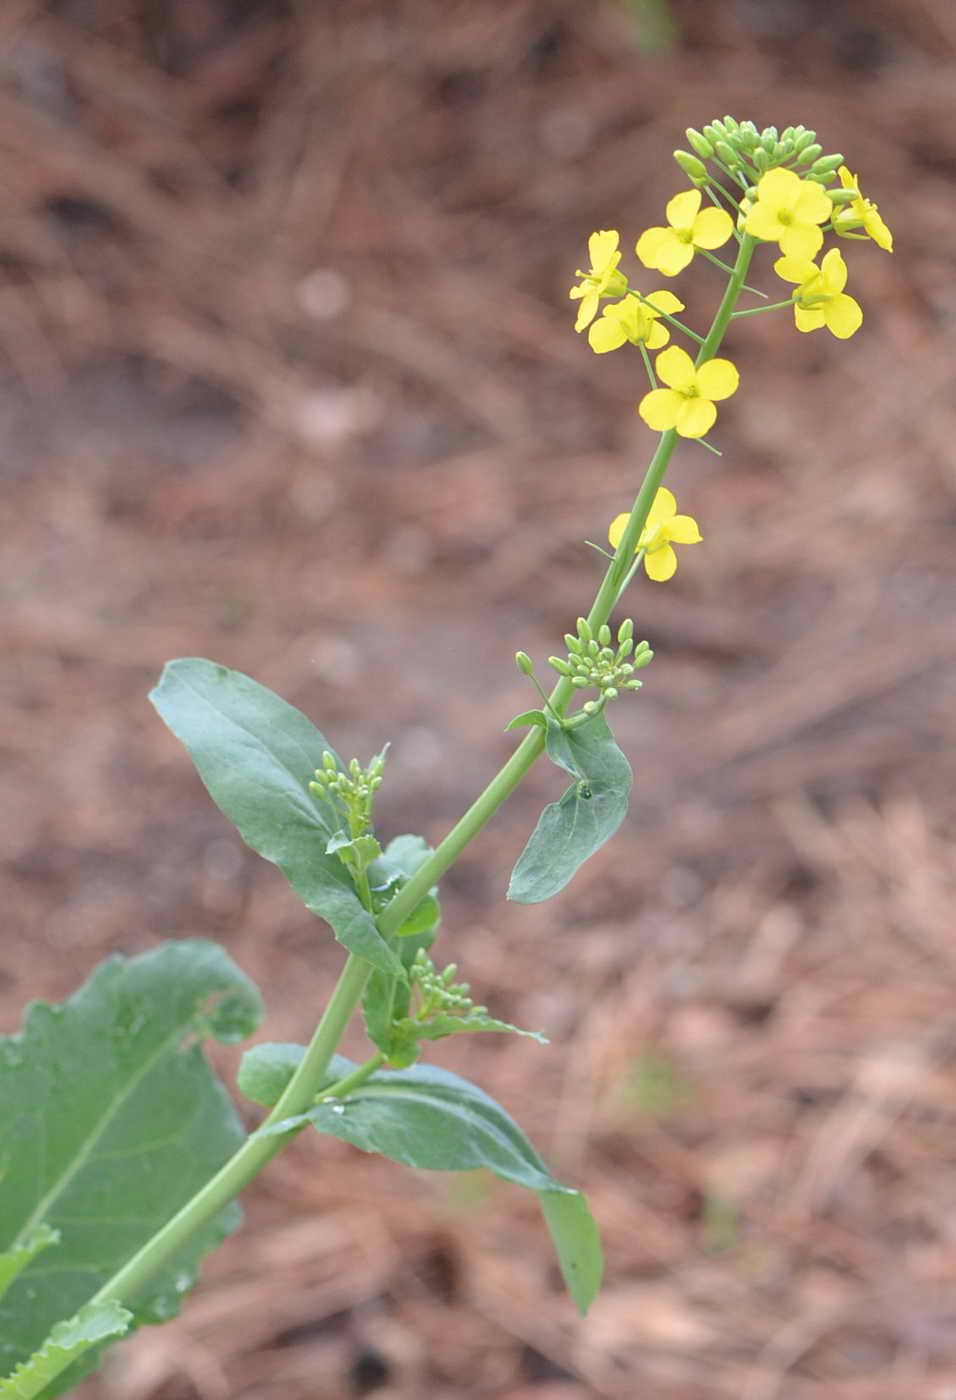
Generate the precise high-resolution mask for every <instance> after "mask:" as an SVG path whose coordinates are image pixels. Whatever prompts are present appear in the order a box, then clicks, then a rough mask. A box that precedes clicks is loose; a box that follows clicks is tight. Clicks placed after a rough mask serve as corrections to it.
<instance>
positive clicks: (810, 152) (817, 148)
mask: <svg viewBox="0 0 956 1400" xmlns="http://www.w3.org/2000/svg"><path fill="white" fill-rule="evenodd" d="M822 155H823V147H822V146H821V145H820V144H819V142H816V141H814V142H812V143H811V144H810V145H807V146H804V148H803V150H802V151H801V152H800V154H799V155H798V156H797V164H798V165H812V164H813V162H814V161H815V160H816V158H817V156H822Z"/></svg>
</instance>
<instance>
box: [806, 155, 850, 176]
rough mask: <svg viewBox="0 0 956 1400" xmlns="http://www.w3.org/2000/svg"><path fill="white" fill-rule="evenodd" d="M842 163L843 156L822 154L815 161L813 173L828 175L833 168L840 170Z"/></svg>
mask: <svg viewBox="0 0 956 1400" xmlns="http://www.w3.org/2000/svg"><path fill="white" fill-rule="evenodd" d="M842 164H843V157H842V156H821V157H820V159H819V160H815V161H814V162H813V166H812V167H811V174H813V175H828V174H829V173H830V171H831V170H838V169H839V168H840V166H841V165H842Z"/></svg>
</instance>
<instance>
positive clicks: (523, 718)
mask: <svg viewBox="0 0 956 1400" xmlns="http://www.w3.org/2000/svg"><path fill="white" fill-rule="evenodd" d="M547 723H548V721H547V718H546V716H545V713H544V710H524V711H523V712H522V713H521V714H520V715H515V717H514V719H509V721H508V723H507V724H506V725H505V729H506V730H508V729H525V728H527V727H528V726H529V725H532V726H537V727H538V728H539V729H545V728H547Z"/></svg>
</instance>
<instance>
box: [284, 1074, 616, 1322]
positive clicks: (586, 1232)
mask: <svg viewBox="0 0 956 1400" xmlns="http://www.w3.org/2000/svg"><path fill="white" fill-rule="evenodd" d="M346 1072H348V1071H347V1070H346ZM302 1117H303V1118H304V1119H305V1120H306V1121H308V1122H310V1123H312V1124H313V1125H314V1126H315V1127H316V1128H318V1130H319V1132H322V1133H328V1134H329V1136H331V1137H336V1138H339V1139H340V1140H341V1141H343V1142H350V1143H352V1144H353V1145H354V1146H355V1147H360V1148H361V1149H362V1150H363V1151H365V1152H378V1153H381V1155H382V1156H383V1157H389V1158H390V1159H391V1160H392V1161H393V1162H401V1163H402V1164H403V1165H404V1166H408V1167H419V1168H424V1169H425V1170H428V1171H472V1170H473V1169H474V1168H476V1167H487V1168H489V1169H490V1170H491V1171H493V1172H494V1173H495V1174H496V1175H497V1176H500V1177H503V1178H504V1179H505V1180H506V1181H514V1182H516V1183H517V1184H518V1185H519V1186H526V1187H529V1188H530V1189H531V1190H532V1191H535V1192H537V1194H538V1199H539V1201H540V1202H541V1207H542V1210H543V1211H544V1214H545V1219H546V1221H547V1224H548V1229H549V1230H550V1232H551V1237H552V1239H553V1240H554V1244H555V1248H556V1249H557V1253H558V1260H559V1263H560V1265H561V1271H562V1273H563V1275H564V1278H565V1281H566V1283H567V1285H568V1290H569V1292H570V1293H571V1296H572V1297H573V1298H574V1301H575V1303H576V1304H577V1307H578V1310H579V1311H580V1312H585V1311H586V1310H587V1307H588V1305H589V1304H590V1303H591V1302H592V1300H593V1298H594V1296H595V1294H596V1293H597V1290H598V1287H599V1285H600V1281H601V1246H600V1241H599V1239H598V1234H597V1227H596V1225H595V1223H594V1220H593V1218H592V1216H591V1213H590V1211H589V1210H588V1207H587V1202H586V1201H585V1198H584V1196H583V1195H582V1194H581V1192H579V1191H572V1190H571V1189H570V1188H568V1187H566V1186H562V1185H561V1184H560V1183H559V1182H557V1181H555V1180H554V1178H553V1177H552V1176H551V1173H550V1172H549V1171H548V1168H547V1167H546V1166H545V1164H544V1162H543V1161H542V1160H541V1158H540V1157H539V1156H538V1154H537V1152H536V1151H535V1149H534V1148H533V1147H532V1145H531V1143H530V1142H529V1141H528V1139H527V1138H526V1137H525V1135H524V1133H523V1132H522V1131H521V1129H520V1128H519V1127H518V1125H517V1124H516V1123H515V1122H514V1120H513V1119H512V1118H511V1117H510V1115H509V1114H507V1113H506V1112H505V1110H504V1109H503V1108H502V1107H501V1106H500V1104H497V1103H495V1101H494V1099H492V1098H490V1097H489V1096H488V1095H487V1094H486V1093H485V1092H484V1091H483V1090H482V1089H479V1088H478V1087H477V1085H475V1084H470V1083H469V1082H468V1080H467V1079H462V1078H460V1076H459V1075H457V1074H452V1073H451V1071H449V1070H445V1069H439V1068H438V1067H437V1066H435V1065H414V1066H412V1068H410V1069H403V1070H392V1071H387V1072H382V1071H379V1072H377V1073H376V1074H374V1075H373V1076H372V1078H371V1079H369V1080H367V1081H366V1083H365V1084H362V1085H361V1086H360V1087H359V1088H357V1089H353V1090H352V1091H351V1092H350V1093H349V1095H348V1097H347V1098H346V1099H345V1100H344V1102H342V1103H335V1102H327V1103H319V1104H316V1105H315V1107H314V1108H311V1109H309V1110H308V1111H307V1112H306V1113H305V1114H303V1115H302ZM296 1121H297V1120H288V1121H287V1122H286V1123H279V1124H276V1125H275V1126H274V1128H273V1129H272V1130H271V1131H274V1132H282V1131H287V1130H288V1127H289V1126H290V1123H292V1124H294V1123H295V1122H296Z"/></svg>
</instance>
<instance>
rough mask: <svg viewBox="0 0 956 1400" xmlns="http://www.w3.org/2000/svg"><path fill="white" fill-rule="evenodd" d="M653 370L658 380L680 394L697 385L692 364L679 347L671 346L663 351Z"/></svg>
mask: <svg viewBox="0 0 956 1400" xmlns="http://www.w3.org/2000/svg"><path fill="white" fill-rule="evenodd" d="M654 369H655V372H656V374H657V377H658V379H660V380H663V382H664V383H665V384H669V385H670V387H671V388H672V389H677V390H678V391H680V392H682V393H686V392H687V390H688V389H693V388H694V386H695V384H696V383H697V375H696V372H695V370H694V362H693V360H692V359H691V357H690V356H689V355H688V353H687V351H686V350H682V349H681V347H680V346H679V345H672V346H670V348H669V349H667V350H663V351H662V352H661V353H660V354H659V355H658V357H657V360H656V363H655V365H654Z"/></svg>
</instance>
